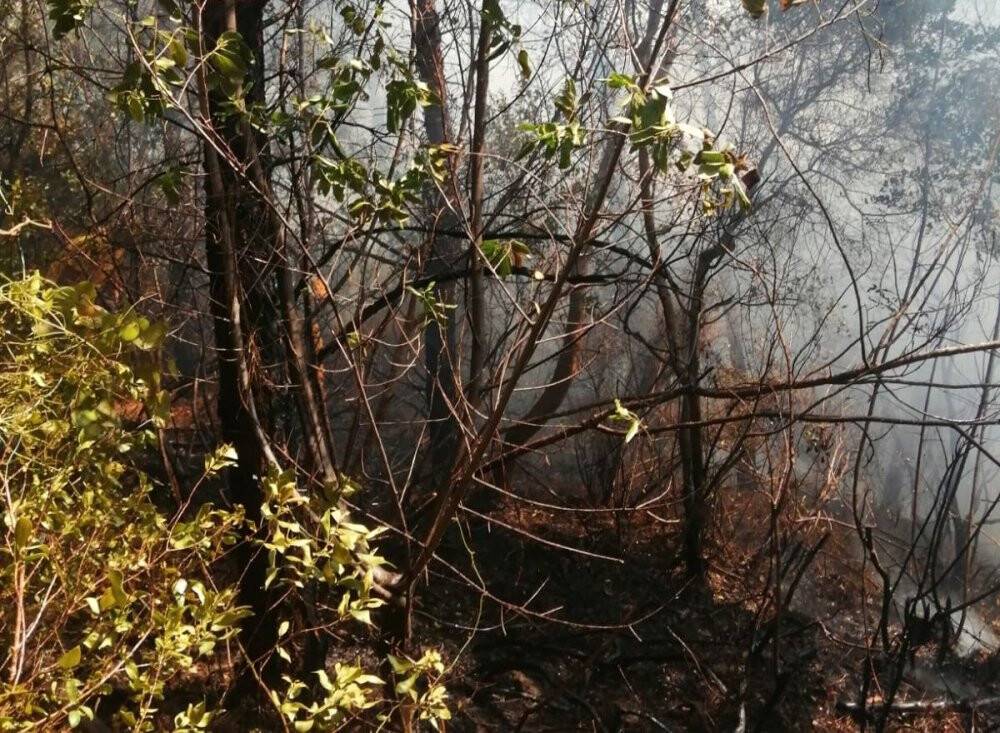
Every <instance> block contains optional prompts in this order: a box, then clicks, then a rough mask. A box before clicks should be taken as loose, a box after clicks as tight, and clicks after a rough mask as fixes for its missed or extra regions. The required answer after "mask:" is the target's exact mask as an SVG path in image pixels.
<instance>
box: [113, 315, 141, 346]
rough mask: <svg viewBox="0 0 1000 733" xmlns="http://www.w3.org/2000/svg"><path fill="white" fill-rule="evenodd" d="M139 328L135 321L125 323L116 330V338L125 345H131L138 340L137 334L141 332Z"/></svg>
mask: <svg viewBox="0 0 1000 733" xmlns="http://www.w3.org/2000/svg"><path fill="white" fill-rule="evenodd" d="M141 330H142V329H141V328H140V327H139V322H138V321H136V320H131V321H126V322H125V323H124V324H122V327H121V328H120V329H118V337H119V338H120V339H121V340H122V341H124V342H125V343H131V342H132V341H135V340H136V339H137V338H139V333H140V332H141Z"/></svg>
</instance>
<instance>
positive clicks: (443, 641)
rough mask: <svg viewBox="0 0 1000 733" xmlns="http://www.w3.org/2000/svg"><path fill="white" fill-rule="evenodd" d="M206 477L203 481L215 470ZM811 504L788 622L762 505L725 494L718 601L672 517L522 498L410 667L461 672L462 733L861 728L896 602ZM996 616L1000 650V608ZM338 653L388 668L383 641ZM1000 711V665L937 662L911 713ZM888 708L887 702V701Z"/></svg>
mask: <svg viewBox="0 0 1000 733" xmlns="http://www.w3.org/2000/svg"><path fill="white" fill-rule="evenodd" d="M189 458H190V459H191V464H192V465H200V461H201V458H200V456H198V455H194V456H189ZM564 496H565V495H564ZM808 504H809V502H807V501H804V500H803V501H801V502H800V503H799V504H797V505H795V506H793V507H791V508H790V509H789V510H788V511H787V512H786V514H785V515H784V517H785V518H784V520H783V521H786V522H790V523H791V524H790V525H789V526H788V527H786V528H785V529H784V530H783V531H782V532H781V533H779V534H781V536H783V537H785V538H786V540H785V541H786V544H787V546H786V547H785V548H784V551H783V553H782V561H783V562H787V566H788V567H789V568H790V570H788V571H787V576H786V577H785V579H784V582H783V584H782V588H783V591H782V593H783V595H784V597H786V598H787V597H788V596H789V595H791V600H790V602H787V603H784V604H783V608H782V609H781V612H780V614H777V616H776V614H775V611H774V608H773V605H772V604H769V603H767V602H765V598H766V597H767V594H766V592H765V591H766V588H767V585H768V580H767V579H768V577H769V574H770V568H771V567H773V565H774V563H775V562H777V560H778V558H771V557H769V556H768V553H767V551H766V550H765V549H763V548H765V547H766V545H767V542H765V541H764V537H765V536H766V535H767V534H768V533H769V526H768V522H769V511H768V502H767V500H766V497H764V495H763V493H762V492H759V491H754V490H744V491H742V492H739V491H736V490H733V489H730V490H728V491H723V492H721V493H720V496H719V497H718V500H717V503H716V506H715V511H714V512H713V516H714V518H715V525H714V527H713V530H712V532H711V534H710V538H709V542H710V546H709V550H710V552H708V553H707V555H708V556H709V557H710V558H711V562H710V564H709V568H708V572H707V580H706V582H705V583H704V584H698V585H695V584H693V583H692V582H691V581H690V580H689V579H688V578H687V576H686V575H685V573H684V570H683V567H682V565H681V563H680V535H679V532H680V526H681V525H680V520H679V518H678V516H677V514H676V512H675V511H674V510H675V509H676V507H671V506H670V505H669V504H667V505H663V506H657V507H656V508H655V510H654V509H643V510H638V511H636V510H609V509H602V508H595V507H594V506H593V505H590V504H587V503H586V502H584V501H580V502H579V506H577V507H576V508H567V507H560V508H555V507H553V506H551V505H545V503H544V502H539V501H536V500H533V499H527V498H524V497H521V498H511V497H507V498H504V499H503V500H502V501H498V502H496V503H494V505H493V506H491V507H489V508H488V509H487V508H480V510H478V511H473V510H471V509H470V510H466V511H465V512H464V513H463V515H462V520H461V521H460V522H459V523H458V524H457V525H456V526H457V527H458V529H459V530H460V531H457V530H456V529H453V530H452V531H450V532H449V534H448V537H447V539H446V541H445V543H444V544H443V545H442V547H441V548H440V550H439V552H438V559H437V561H436V562H434V563H432V564H431V566H430V568H429V573H428V576H427V582H426V583H423V584H422V585H421V586H420V588H419V600H418V603H417V605H416V607H415V609H414V616H413V637H412V648H411V649H410V651H411V652H413V653H416V652H418V651H419V650H420V649H421V648H425V647H433V648H437V649H439V650H440V651H441V652H442V654H443V656H444V658H445V660H446V661H447V662H448V664H449V670H448V672H447V674H446V675H445V678H444V683H445V684H446V686H447V688H448V690H449V696H450V697H449V700H450V708H451V711H452V714H453V720H452V721H451V722H450V723H449V724H448V730H450V731H476V732H477V733H478V732H479V731H501V732H504V731H511V732H514V731H525V732H527V731H539V732H542V731H567V732H569V731H606V732H608V733H614V732H617V731H727V732H729V731H733V732H735V733H751V732H754V731H757V732H759V731H802V730H817V731H854V730H859V729H861V728H862V726H861V725H860V721H859V720H857V719H855V718H853V717H851V716H850V715H846V714H843V713H842V712H840V711H839V708H838V706H840V705H843V704H845V703H847V704H850V703H855V702H856V701H857V699H858V695H859V690H860V687H861V681H862V673H863V670H864V669H865V667H866V665H867V664H871V665H873V666H877V665H878V664H879V663H880V662H879V658H878V655H877V654H876V653H875V652H872V653H871V654H868V652H867V651H866V647H865V644H864V641H865V640H866V639H869V640H870V639H871V635H872V629H871V628H868V627H867V626H866V623H865V620H864V617H863V615H862V613H861V612H860V609H861V608H863V607H865V606H867V608H868V609H869V615H868V618H869V621H870V620H871V619H872V618H875V617H877V614H876V612H875V610H874V609H877V607H878V604H879V597H878V585H877V583H876V582H875V577H874V575H873V574H872V573H871V572H870V569H868V571H867V575H866V568H865V567H864V565H863V563H862V562H861V553H860V552H859V550H858V542H857V539H856V534H855V529H854V527H853V526H849V525H848V524H846V523H843V522H840V521H838V520H837V519H835V518H834V515H835V513H830V512H823V513H821V512H817V511H816V510H815V509H812V508H810V507H809V505H808ZM789 538H794V539H789ZM821 540H822V542H821ZM817 545H820V547H819V548H818V549H817V550H816V552H815V553H814V554H810V550H811V549H812V548H815V547H817ZM387 549H390V550H391V549H392V548H387ZM396 549H398V548H396ZM390 556H392V552H390ZM796 557H797V558H798V565H796V562H793V560H795V558H796ZM805 558H808V559H809V562H808V563H807V564H806V565H802V561H803V559H805ZM797 567H802V568H804V570H803V571H802V573H801V578H800V579H799V580H795V578H796V577H797V573H798V570H797V569H796V568H797ZM863 579H864V580H863ZM792 590H794V592H793V593H792V592H791V591H792ZM979 610H980V611H981V612H982V613H983V616H984V617H985V621H986V623H989V624H992V625H993V627H994V629H997V630H998V631H1000V623H998V621H1000V609H997V608H990V609H982V608H980V609H979ZM331 654H332V656H334V657H338V658H343V659H353V658H355V657H357V656H363V657H365V658H366V659H365V661H366V662H367V663H368V664H376V663H377V662H376V658H375V657H374V656H373V655H372V649H371V645H370V644H369V642H368V641H366V640H365V639H363V638H355V639H352V640H351V642H350V643H348V644H345V645H343V646H338V647H335V648H334V649H332V650H331ZM223 673H225V670H224V669H221V668H216V669H214V670H207V669H206V670H204V674H202V675H198V674H195V675H194V676H193V678H192V691H191V699H192V700H197V699H200V698H202V697H203V696H204V694H205V693H206V688H209V687H219V686H220V685H219V683H220V680H219V679H218V678H217V677H218V676H219V675H220V674H223ZM197 677H201V681H200V682H199V681H198V680H197V679H195V678H197ZM994 695H998V696H1000V655H998V654H996V653H994V654H993V655H985V654H980V655H978V656H971V657H967V658H964V659H959V658H957V657H955V656H954V655H951V654H950V653H945V654H943V655H942V654H939V653H938V652H936V650H935V649H934V648H933V646H932V645H931V646H928V647H926V648H923V649H921V650H920V651H919V652H918V654H917V655H916V663H915V664H913V665H910V666H908V667H907V668H906V669H905V672H904V675H903V684H902V685H901V687H900V689H899V692H898V694H897V697H896V698H895V702H896V703H899V702H901V701H905V702H906V703H907V704H909V703H912V702H920V701H934V700H948V699H954V698H956V697H957V698H962V699H977V700H981V699H985V698H988V697H990V696H994ZM181 697H182V698H183V697H184V696H183V695H182V696H181ZM869 699H870V700H874V701H876V702H877V701H878V700H879V698H878V691H877V689H873V690H872V691H871V692H870V694H869ZM173 702H174V704H173V705H168V706H167V707H178V706H179V707H178V709H183V704H185V703H186V702H187V700H186V698H184V699H181V698H178V699H177V700H175V701H173ZM995 702H1000V697H997V700H996V701H995ZM164 712H167V711H166V710H165V711H164ZM256 717H257V715H256V713H255V712H254V711H253V710H250V709H242V710H233V711H232V714H231V715H227V716H226V718H225V720H226V721H228V723H227V722H225V721H220V723H222V726H221V727H220V728H219V729H220V730H233V731H236V730H241V731H242V730H249V729H251V728H255V729H260V726H259V725H258V724H257V723H256V722H255V720H256ZM248 726H250V727H248ZM868 727H869V729H875V727H874V726H871V725H869V726H868ZM885 729H886V730H915V731H969V732H970V733H971V731H974V730H1000V706H996V707H993V708H989V707H984V708H982V709H978V710H976V711H968V710H966V711H962V712H954V711H952V712H947V711H946V712H926V711H921V712H919V714H906V715H893V716H892V717H890V718H889V720H888V724H887V726H886V728H885Z"/></svg>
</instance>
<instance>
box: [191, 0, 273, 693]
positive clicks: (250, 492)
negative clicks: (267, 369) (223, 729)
mask: <svg viewBox="0 0 1000 733" xmlns="http://www.w3.org/2000/svg"><path fill="white" fill-rule="evenodd" d="M261 10H262V6H260V5H251V4H241V5H240V7H239V9H238V10H237V8H236V5H235V3H234V1H233V0H226V1H225V2H213V3H210V4H209V5H208V6H206V10H205V13H204V17H203V18H202V17H199V18H198V23H199V25H200V26H201V27H200V31H201V33H200V42H201V44H202V45H203V48H202V53H201V55H202V56H204V54H205V53H206V52H207V51H208V50H209V49H211V48H212V47H214V45H215V43H216V40H217V39H218V38H219V36H220V35H221V34H222V33H224V32H226V31H229V30H239V31H240V32H241V33H243V35H244V37H245V38H248V39H250V40H251V41H252V39H253V38H254V37H255V36H256V35H257V34H256V33H254V32H253V29H254V28H259V27H260V22H261ZM247 31H250V32H247ZM198 82H199V104H200V107H201V114H202V117H203V118H204V122H205V124H209V125H212V126H213V127H214V128H215V130H216V132H217V134H218V136H219V137H220V138H221V139H222V140H223V141H224V142H225V143H226V145H227V146H228V147H229V148H230V149H231V150H232V151H233V153H234V154H235V155H237V156H239V154H240V152H241V151H242V150H243V148H244V147H245V144H244V142H243V141H242V140H241V134H240V130H239V126H238V124H237V122H236V121H235V120H234V119H233V118H232V116H230V115H228V114H227V113H226V111H225V109H226V100H225V99H224V98H221V97H220V96H219V94H218V93H215V92H212V91H210V89H209V85H208V81H207V78H206V71H205V69H204V67H201V68H200V70H199V80H198ZM204 165H205V171H206V173H207V176H206V196H205V225H206V232H205V251H206V261H207V265H208V270H209V294H210V298H211V305H210V309H211V313H212V320H213V325H214V332H215V345H216V350H217V353H218V366H217V370H218V413H219V422H220V425H221V430H222V436H223V439H224V440H226V441H227V442H230V443H231V444H232V445H233V446H234V447H235V449H236V452H237V456H238V460H237V463H236V465H235V466H234V467H232V468H231V469H230V470H229V475H228V481H229V491H230V494H231V496H232V499H233V501H234V502H236V503H238V504H240V505H241V506H242V507H243V508H244V511H245V512H246V516H247V518H248V519H250V520H251V521H252V522H254V523H256V524H257V525H258V526H259V524H260V520H261V513H260V508H261V505H262V503H263V501H264V493H263V489H262V486H261V484H260V481H259V479H258V477H259V476H260V475H262V474H263V473H264V472H265V471H266V470H267V467H268V464H269V463H273V462H274V454H273V452H272V451H271V448H270V446H269V443H268V439H267V435H266V432H265V428H264V426H263V425H262V422H261V419H260V416H259V415H258V413H257V407H256V405H257V401H258V398H259V395H258V394H257V390H256V388H255V382H256V379H255V376H254V374H252V373H251V367H250V359H251V358H252V357H251V352H252V351H253V350H254V349H255V348H256V344H255V343H254V336H255V335H259V334H257V330H258V329H257V326H258V319H259V317H260V314H261V313H262V310H263V306H262V304H261V303H260V302H259V300H260V298H261V297H262V293H260V292H259V288H258V287H254V286H252V285H251V286H250V287H244V286H245V284H246V281H245V277H243V276H242V275H243V273H242V272H241V265H240V263H241V261H242V260H244V259H245V258H246V256H247V254H248V251H249V249H250V248H251V247H252V241H250V240H249V238H248V237H247V229H246V227H245V226H242V227H241V226H240V225H239V224H238V223H237V222H238V221H239V220H240V219H242V218H243V216H244V214H245V211H244V206H245V202H243V201H241V196H240V195H239V194H240V181H239V178H238V175H237V173H236V171H234V170H233V169H232V168H231V167H230V166H229V165H227V164H224V163H223V161H222V160H221V159H220V156H219V155H218V153H217V152H216V150H215V148H214V147H213V145H212V144H211V143H210V142H208V141H206V142H205V145H204ZM250 282H251V283H252V282H254V281H250ZM254 301H256V302H254ZM240 553H241V554H242V556H243V557H242V564H243V567H244V568H245V570H244V573H243V575H242V576H241V578H240V583H239V598H240V602H241V603H242V604H245V605H247V606H248V607H249V608H250V609H251V610H252V611H253V615H252V616H250V617H249V618H247V619H246V621H245V622H244V625H243V630H242V641H243V645H244V648H245V649H246V651H247V654H248V656H249V657H250V660H249V661H251V662H252V663H259V662H262V661H263V660H266V659H267V658H268V655H269V654H270V652H271V650H272V649H273V646H274V642H275V641H276V639H277V622H276V618H275V614H274V610H273V604H272V603H271V602H270V598H269V594H267V593H266V592H265V591H264V579H265V575H266V571H267V558H266V555H265V554H264V553H262V552H260V551H259V548H258V547H257V546H256V545H255V543H254V542H253V540H252V538H247V539H246V540H245V541H244V542H243V543H242V544H241V546H240ZM263 667H264V669H263V670H262V671H263V673H264V678H265V680H269V681H276V678H277V672H276V670H274V669H273V665H269V664H266V663H264V664H263Z"/></svg>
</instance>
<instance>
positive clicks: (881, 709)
mask: <svg viewBox="0 0 1000 733" xmlns="http://www.w3.org/2000/svg"><path fill="white" fill-rule="evenodd" d="M993 707H1000V695H991V696H989V697H964V698H953V699H946V700H909V701H904V702H894V703H892V704H891V705H889V706H886V705H885V704H879V703H868V704H867V705H862V704H861V703H859V702H845V701H843V700H841V701H838V702H837V712H840V713H846V714H849V715H853V716H855V717H860V716H862V715H864V716H866V717H869V718H873V717H876V716H878V715H882V714H884V713H886V712H889V713H895V714H897V715H920V714H922V713H944V712H963V713H970V712H973V711H975V710H981V709H982V708H993Z"/></svg>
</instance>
